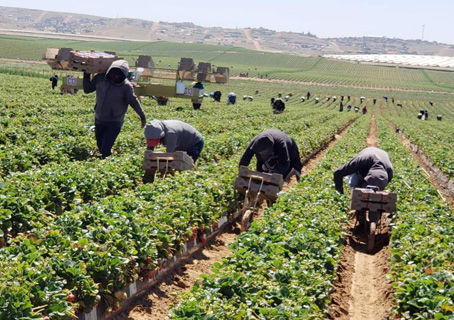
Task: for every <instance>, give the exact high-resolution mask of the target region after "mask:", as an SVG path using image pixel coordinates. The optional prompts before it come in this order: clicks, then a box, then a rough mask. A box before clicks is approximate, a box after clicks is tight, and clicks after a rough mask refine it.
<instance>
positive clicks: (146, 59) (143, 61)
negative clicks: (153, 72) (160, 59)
mask: <svg viewBox="0 0 454 320" xmlns="http://www.w3.org/2000/svg"><path fill="white" fill-rule="evenodd" d="M135 65H136V67H137V68H148V69H154V66H155V64H154V61H153V58H152V57H150V56H139V59H137V60H136V62H135Z"/></svg>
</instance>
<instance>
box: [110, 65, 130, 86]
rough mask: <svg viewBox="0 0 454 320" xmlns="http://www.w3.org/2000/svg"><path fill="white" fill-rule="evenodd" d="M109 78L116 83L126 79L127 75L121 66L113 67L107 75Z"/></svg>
mask: <svg viewBox="0 0 454 320" xmlns="http://www.w3.org/2000/svg"><path fill="white" fill-rule="evenodd" d="M106 77H107V80H109V81H111V82H112V83H115V84H120V83H122V82H123V81H125V79H126V76H125V75H124V74H123V72H122V71H121V70H120V69H119V68H112V69H110V70H109V73H108V74H107V75H106Z"/></svg>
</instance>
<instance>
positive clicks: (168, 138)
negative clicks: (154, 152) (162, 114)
mask: <svg viewBox="0 0 454 320" xmlns="http://www.w3.org/2000/svg"><path fill="white" fill-rule="evenodd" d="M161 123H162V125H163V128H164V133H165V135H164V138H162V139H161V143H162V144H163V145H164V146H166V150H167V152H174V151H188V150H189V149H191V148H192V147H193V146H195V145H196V144H197V143H199V142H200V141H201V140H202V139H203V136H202V135H201V134H200V132H198V131H197V130H196V129H195V128H194V127H193V126H191V125H190V124H188V123H186V122H183V121H180V120H162V121H161Z"/></svg>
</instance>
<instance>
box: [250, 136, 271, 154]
mask: <svg viewBox="0 0 454 320" xmlns="http://www.w3.org/2000/svg"><path fill="white" fill-rule="evenodd" d="M273 147H274V140H273V139H272V137H270V136H263V137H260V138H259V139H257V141H255V143H254V144H253V145H252V147H251V149H252V151H254V152H255V153H262V152H272V151H273Z"/></svg>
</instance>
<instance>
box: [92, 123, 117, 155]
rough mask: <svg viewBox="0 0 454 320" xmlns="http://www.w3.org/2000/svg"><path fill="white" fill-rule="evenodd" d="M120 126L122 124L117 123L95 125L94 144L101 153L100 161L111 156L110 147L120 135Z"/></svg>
mask: <svg viewBox="0 0 454 320" xmlns="http://www.w3.org/2000/svg"><path fill="white" fill-rule="evenodd" d="M122 125H123V123H119V122H104V123H99V122H98V123H96V126H95V135H96V143H97V144H98V150H99V152H100V153H101V158H102V159H105V158H107V157H108V156H110V155H111V154H112V151H111V150H112V147H113V145H114V143H115V140H116V139H117V137H118V134H119V133H120V130H121V127H122Z"/></svg>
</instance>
